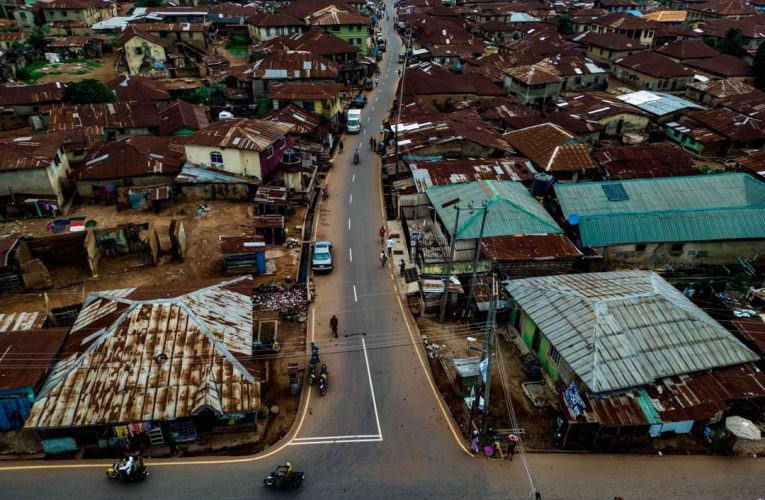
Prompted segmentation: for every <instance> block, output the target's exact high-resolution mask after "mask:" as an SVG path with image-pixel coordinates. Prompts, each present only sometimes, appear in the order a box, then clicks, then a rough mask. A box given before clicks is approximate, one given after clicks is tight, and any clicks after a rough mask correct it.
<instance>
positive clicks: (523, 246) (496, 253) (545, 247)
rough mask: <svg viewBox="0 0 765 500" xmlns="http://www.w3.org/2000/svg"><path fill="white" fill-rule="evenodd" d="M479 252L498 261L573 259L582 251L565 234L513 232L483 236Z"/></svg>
mask: <svg viewBox="0 0 765 500" xmlns="http://www.w3.org/2000/svg"><path fill="white" fill-rule="evenodd" d="M481 252H482V253H483V254H484V255H485V256H486V257H487V258H489V259H492V260H498V261H504V262H507V261H526V260H552V259H574V258H577V257H580V256H581V255H582V253H581V252H580V251H579V249H578V248H576V245H574V244H573V243H572V242H571V240H569V239H568V237H566V235H565V234H514V235H510V236H495V237H493V238H484V239H483V241H482V243H481Z"/></svg>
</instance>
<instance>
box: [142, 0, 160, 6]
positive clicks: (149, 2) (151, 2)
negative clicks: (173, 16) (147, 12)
mask: <svg viewBox="0 0 765 500" xmlns="http://www.w3.org/2000/svg"><path fill="white" fill-rule="evenodd" d="M163 5H165V2H164V0H137V1H136V2H135V6H136V7H162V6H163Z"/></svg>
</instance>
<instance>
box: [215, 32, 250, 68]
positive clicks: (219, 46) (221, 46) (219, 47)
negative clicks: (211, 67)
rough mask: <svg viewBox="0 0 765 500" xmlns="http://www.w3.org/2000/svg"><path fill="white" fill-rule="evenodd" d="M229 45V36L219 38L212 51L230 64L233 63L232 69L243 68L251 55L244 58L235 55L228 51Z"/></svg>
mask: <svg viewBox="0 0 765 500" xmlns="http://www.w3.org/2000/svg"><path fill="white" fill-rule="evenodd" d="M228 43H229V38H228V37H227V36H222V37H220V38H218V39H217V40H216V41H215V43H213V45H212V51H213V52H214V53H216V54H220V55H222V56H223V57H225V58H226V59H228V60H229V62H230V63H231V67H232V68H233V67H235V66H242V65H244V64H247V62H248V58H249V54H247V55H244V56H243V57H242V56H240V55H236V54H234V53H233V52H231V51H230V50H228V49H226V46H227V45H228Z"/></svg>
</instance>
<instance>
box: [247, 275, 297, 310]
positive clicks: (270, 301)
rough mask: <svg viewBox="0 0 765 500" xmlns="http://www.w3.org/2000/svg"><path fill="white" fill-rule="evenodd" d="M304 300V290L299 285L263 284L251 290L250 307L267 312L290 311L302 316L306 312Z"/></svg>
mask: <svg viewBox="0 0 765 500" xmlns="http://www.w3.org/2000/svg"><path fill="white" fill-rule="evenodd" d="M306 300H307V299H306V293H305V288H303V287H302V286H300V285H296V284H287V283H265V284H263V285H260V286H257V287H255V289H254V290H253V296H252V305H253V307H254V308H257V309H262V310H268V311H276V310H283V309H292V310H294V311H295V312H296V313H297V315H299V316H302V315H304V314H305V313H306V310H307V302H306Z"/></svg>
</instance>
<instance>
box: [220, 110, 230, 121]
mask: <svg viewBox="0 0 765 500" xmlns="http://www.w3.org/2000/svg"><path fill="white" fill-rule="evenodd" d="M233 119H234V113H232V112H230V111H221V112H220V113H218V120H233Z"/></svg>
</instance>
